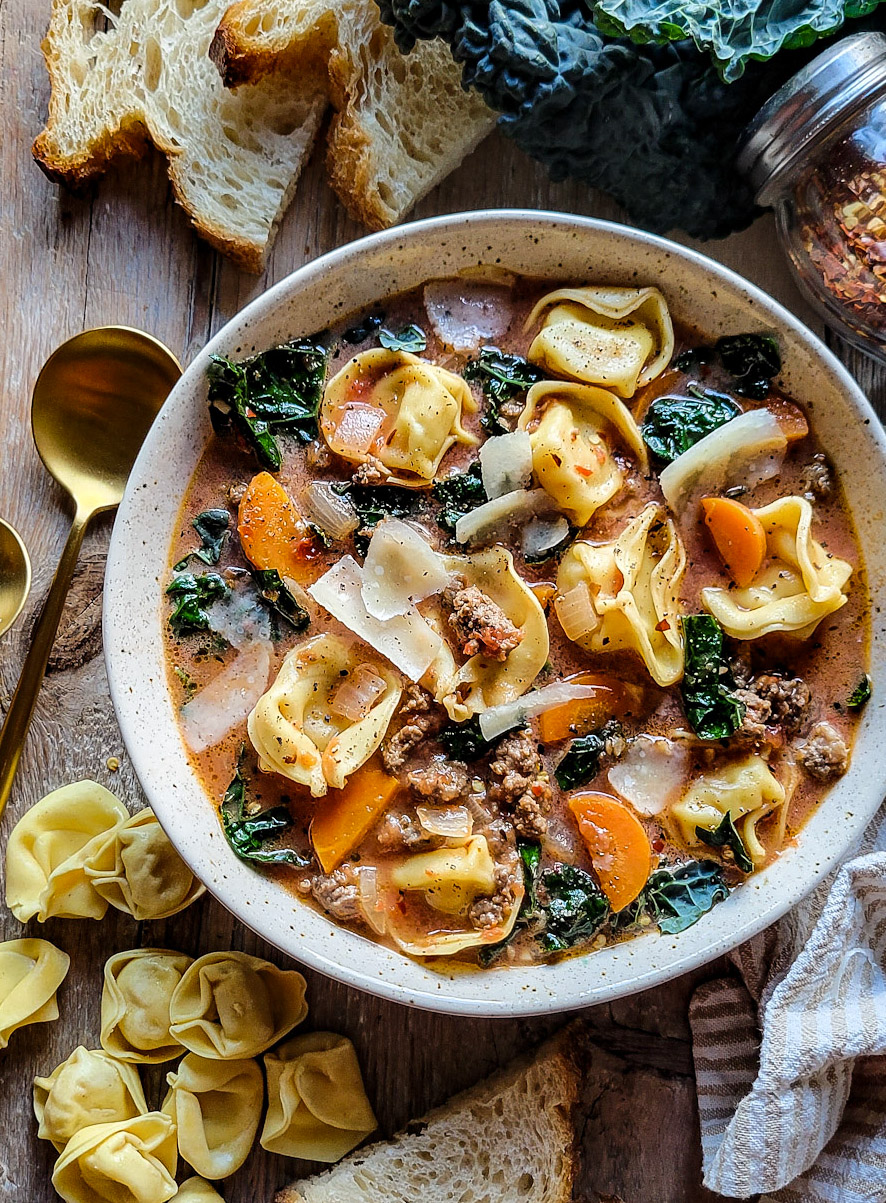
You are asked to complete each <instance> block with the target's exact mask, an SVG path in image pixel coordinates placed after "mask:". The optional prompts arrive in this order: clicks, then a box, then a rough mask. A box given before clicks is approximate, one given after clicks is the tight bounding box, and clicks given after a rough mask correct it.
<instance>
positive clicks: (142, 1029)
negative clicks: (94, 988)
mask: <svg viewBox="0 0 886 1203" xmlns="http://www.w3.org/2000/svg"><path fill="white" fill-rule="evenodd" d="M192 963H193V962H192V959H191V957H187V956H185V955H184V953H182V952H173V951H171V950H170V949H168V948H133V949H130V950H129V951H126V952H118V953H116V955H114V956H112V957H110V958H109V959H108V960H107V961H106V962H105V975H104V976H105V981H104V988H103V989H102V1026H101V1045H102V1048H103V1049H105V1050H106V1051H107V1052H109V1053H110V1054H111V1055H112V1056H113V1057H117V1058H118V1059H119V1060H121V1061H144V1062H148V1063H151V1064H155V1063H157V1062H160V1061H170V1060H171V1059H172V1058H173V1057H177V1056H178V1055H179V1053H181V1051H182V1046H181V1044H180V1042H179V1041H178V1040H177V1039H176V1038H175V1037H174V1036H172V1035H171V1034H170V1031H169V1023H170V1020H169V1005H170V1002H171V1000H172V996H173V994H174V993H175V990H176V987H177V986H178V984H179V982H180V981H181V980H182V976H183V975H184V973H185V971H186V970H187V969H188V967H189V966H190V965H191V964H192Z"/></svg>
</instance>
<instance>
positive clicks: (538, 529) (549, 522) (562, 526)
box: [521, 514, 569, 560]
mask: <svg viewBox="0 0 886 1203" xmlns="http://www.w3.org/2000/svg"><path fill="white" fill-rule="evenodd" d="M568 534H569V523H568V522H567V521H566V519H565V518H564V517H563V515H562V514H560V515H558V516H557V517H554V515H550V516H548V515H539V514H536V516H535V517H534V518H530V519H529V521H528V522H527V523H526V525H525V526H524V527H523V535H522V539H521V544H522V548H523V555H524V556H525V557H526V559H527V560H538V559H541V557H542V556H543V555H544V554H545V552H549V551H553V549H554V548H555V547H558V546H559V545H560V544H561V543H562V542H563V540H564V539H565V538H566V536H567V535H568Z"/></svg>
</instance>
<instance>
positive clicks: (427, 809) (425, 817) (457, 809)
mask: <svg viewBox="0 0 886 1203" xmlns="http://www.w3.org/2000/svg"><path fill="white" fill-rule="evenodd" d="M415 813H416V814H417V815H418V821H419V823H421V825H422V827H423V828H424V829H425V831H427V832H428V833H429V834H430V835H439V836H443V837H444V838H446V839H462V838H463V839H467V838H468V836H470V835H471V834H472V832H473V830H474V820H473V819H472V818H471V812H470V811H469V810H468V808H467V807H466V806H416V808H415Z"/></svg>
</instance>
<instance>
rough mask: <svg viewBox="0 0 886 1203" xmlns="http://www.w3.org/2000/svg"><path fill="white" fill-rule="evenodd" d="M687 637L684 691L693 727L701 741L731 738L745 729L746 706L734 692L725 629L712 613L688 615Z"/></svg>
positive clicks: (684, 618) (684, 699)
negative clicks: (724, 652)
mask: <svg viewBox="0 0 886 1203" xmlns="http://www.w3.org/2000/svg"><path fill="white" fill-rule="evenodd" d="M683 636H684V639H685V641H686V665H685V668H684V670H683V684H682V687H681V692H682V695H683V706H684V707H685V710H686V717H687V719H688V720H689V725H690V727H691V728H692V730H693V731H694V732H695V734H696V735H698V736H699V737H700V738H701V739H728V738H729V736H730V735H734V734H735V732H736V731H737V730H738V729H739V727H740V726H741V723H742V719H743V718H744V706H743V704H742V702H740V701H739V700H738V698H737V697H736V696H735V694H734V693H733V691H732V690H731V689H730V681H731V679H730V674H729V666H728V664H727V662H726V660H725V658H724V656H723V630H722V628H721V627H720V624H719V623H718V622H717V620H716V618H713V617H711V615H710V614H684V616H683Z"/></svg>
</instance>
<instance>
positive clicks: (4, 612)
mask: <svg viewBox="0 0 886 1203" xmlns="http://www.w3.org/2000/svg"><path fill="white" fill-rule="evenodd" d="M30 591H31V561H30V560H29V559H28V549H27V548H26V547H25V545H24V543H23V542H22V539H21V535H20V534H19V533H18V531H17V530H16V529H15V527H14V526H10V525H9V523H8V522H4V521H3V519H2V518H0V635H5V634H6V632H7V631H8V630H9V628H10V627H11V626H12V624H13V623H14V622H15V620H16V619H17V618H18V616H19V614H21V612H22V606H23V605H24V604H25V602H26V601H27V597H28V594H29V593H30Z"/></svg>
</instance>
